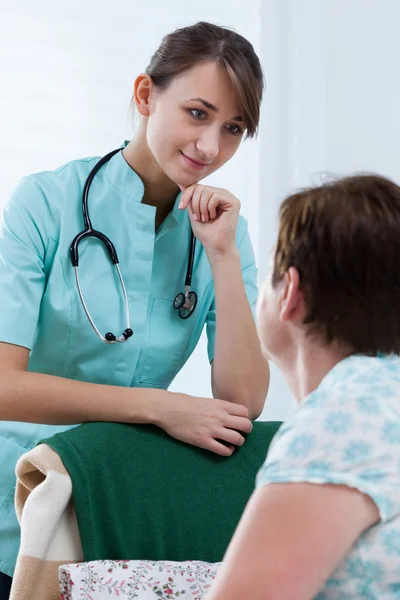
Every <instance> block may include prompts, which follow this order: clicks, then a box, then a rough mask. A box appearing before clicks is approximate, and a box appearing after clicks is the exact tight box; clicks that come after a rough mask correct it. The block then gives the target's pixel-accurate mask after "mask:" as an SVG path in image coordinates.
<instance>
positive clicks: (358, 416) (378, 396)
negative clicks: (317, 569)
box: [257, 355, 400, 600]
mask: <svg viewBox="0 0 400 600" xmlns="http://www.w3.org/2000/svg"><path fill="white" fill-rule="evenodd" d="M276 482H279V483H286V482H292V483H293V482H309V483H315V484H325V483H330V484H342V485H347V486H349V487H351V488H355V489H358V490H360V491H361V492H362V493H364V494H366V495H367V496H369V497H370V498H371V499H372V500H373V501H374V503H375V504H376V506H377V508H378V510H379V514H380V521H379V522H378V523H377V524H376V525H374V526H373V527H371V528H369V529H368V530H367V531H365V532H364V533H363V534H362V535H361V536H360V537H359V538H358V540H357V541H356V543H355V544H354V546H353V547H352V549H351V551H350V552H349V553H348V555H347V556H346V557H345V559H344V560H343V561H342V562H341V564H339V565H338V566H337V568H336V570H335V572H334V573H333V574H332V576H331V577H330V579H329V580H328V581H326V583H325V585H324V587H323V589H322V590H321V591H320V593H319V594H318V596H317V598H318V600H327V599H329V600H333V599H334V600H347V599H349V598H353V599H354V598H360V599H361V598H367V599H369V600H378V599H379V600H384V599H386V598H391V599H392V598H393V599H396V598H397V599H399V600H400V358H399V357H397V356H378V357H367V356H362V355H353V356H350V357H349V358H346V359H345V360H343V361H341V362H340V363H339V364H337V365H336V366H335V367H334V368H333V369H332V370H331V371H330V372H329V373H328V374H327V375H326V376H325V377H324V379H323V380H322V382H321V384H320V385H319V387H318V388H317V389H316V390H315V391H314V392H313V393H312V394H310V395H309V396H307V398H306V399H305V400H304V401H303V402H302V403H301V404H300V406H299V408H298V409H297V410H296V412H295V414H294V416H293V417H292V419H291V420H290V421H288V422H286V423H285V424H284V425H282V427H281V428H280V430H279V432H278V433H277V435H276V436H275V438H274V440H273V442H272V445H271V447H270V450H269V453H268V456H267V459H266V462H265V464H264V465H263V467H262V468H261V469H260V471H259V473H258V476H257V486H258V487H260V486H262V485H266V484H269V483H276Z"/></svg>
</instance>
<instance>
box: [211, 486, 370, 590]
mask: <svg viewBox="0 0 400 600" xmlns="http://www.w3.org/2000/svg"><path fill="white" fill-rule="evenodd" d="M378 520H379V514H378V510H377V508H376V506H375V504H374V503H373V501H372V500H371V499H370V498H369V497H367V496H365V495H364V494H362V493H361V492H359V491H357V490H355V489H351V488H348V487H346V486H343V485H330V484H329V485H328V484H326V485H315V484H310V483H273V484H269V485H266V486H264V487H261V488H259V489H258V490H257V491H255V492H254V494H253V496H252V497H251V499H250V501H249V503H248V505H247V507H246V510H245V512H244V514H243V516H242V519H241V521H240V523H239V525H238V528H237V530H236V532H235V534H234V536H233V539H232V541H231V543H230V546H229V548H228V550H227V553H226V555H225V558H224V563H223V565H222V567H221V569H220V571H219V573H218V575H217V577H216V579H215V582H214V584H213V586H212V588H211V591H210V593H209V595H207V600H243V598H249V599H250V598H251V600H275V599H277V600H278V599H279V600H293V598H296V600H310V598H313V597H314V596H315V595H316V594H317V593H318V591H319V590H320V589H321V588H322V586H323V585H324V582H325V581H326V580H327V579H328V577H329V576H330V574H331V573H332V572H333V570H334V569H335V567H336V566H337V565H338V563H339V562H340V561H341V559H343V558H344V556H345V555H346V554H347V553H348V552H349V550H350V548H351V547H352V545H353V544H354V542H355V541H356V540H357V538H358V537H359V536H360V535H361V533H362V532H363V531H364V530H365V529H367V528H368V527H370V526H371V525H373V524H374V523H376V522H377V521H378Z"/></svg>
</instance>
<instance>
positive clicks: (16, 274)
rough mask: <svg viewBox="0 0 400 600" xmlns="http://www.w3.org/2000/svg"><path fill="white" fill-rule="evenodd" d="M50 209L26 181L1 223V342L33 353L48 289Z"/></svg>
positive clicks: (36, 185)
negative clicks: (44, 295) (47, 220)
mask: <svg viewBox="0 0 400 600" xmlns="http://www.w3.org/2000/svg"><path fill="white" fill-rule="evenodd" d="M46 206H47V202H46V201H45V199H44V196H43V193H42V191H41V189H40V187H39V186H38V184H36V183H35V182H34V181H32V180H31V179H30V178H26V179H23V180H22V181H21V183H20V184H19V185H18V187H17V188H16V190H15V191H14V193H13V195H12V196H11V198H10V200H9V201H8V202H7V204H6V205H5V207H4V209H3V212H2V215H1V220H0V297H1V303H0V304H1V310H0V341H2V342H8V343H10V344H16V345H18V346H24V347H26V348H28V349H32V345H33V342H34V338H35V333H36V328H37V323H38V317H39V310H40V303H41V299H42V295H43V292H44V287H45V279H46V277H45V273H44V259H45V253H46V246H47V242H46V225H45V221H46Z"/></svg>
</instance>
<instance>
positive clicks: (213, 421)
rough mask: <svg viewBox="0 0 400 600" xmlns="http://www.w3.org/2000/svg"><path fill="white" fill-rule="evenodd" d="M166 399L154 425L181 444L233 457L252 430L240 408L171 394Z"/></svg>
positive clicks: (230, 404)
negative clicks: (184, 443) (245, 435)
mask: <svg viewBox="0 0 400 600" xmlns="http://www.w3.org/2000/svg"><path fill="white" fill-rule="evenodd" d="M167 396H168V398H164V399H163V402H162V403H161V404H160V405H159V406H158V407H157V418H156V422H155V424H156V425H158V426H159V427H161V428H162V429H164V431H166V433H168V434H169V435H171V436H172V437H174V438H176V439H177V440H180V441H181V442H186V443H187V444H192V445H193V446H198V447H199V448H205V449H206V450H211V452H215V454H219V455H221V456H231V454H232V453H233V452H234V450H235V446H242V445H243V444H244V442H245V438H244V436H243V435H242V434H246V433H250V431H251V430H252V429H253V425H252V422H251V421H250V420H249V418H248V414H249V411H248V409H247V408H246V407H245V406H242V405H241V404H233V403H232V402H226V401H225V400H218V399H215V398H199V397H195V396H188V395H186V394H179V393H172V392H170V393H168V395H167ZM240 432H241V433H240ZM219 440H220V441H219ZM221 441H222V442H223V443H221Z"/></svg>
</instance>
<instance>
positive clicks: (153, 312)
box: [0, 152, 257, 575]
mask: <svg viewBox="0 0 400 600" xmlns="http://www.w3.org/2000/svg"><path fill="white" fill-rule="evenodd" d="M98 160H99V157H95V158H85V159H82V160H75V161H72V162H70V163H68V164H66V165H64V166H63V167H61V168H59V169H57V170H55V171H47V172H43V173H38V174H35V175H31V176H28V177H26V178H25V179H23V180H22V182H21V183H20V184H19V186H18V187H17V189H16V190H15V192H14V194H13V195H12V197H11V199H10V200H9V202H8V203H7V205H6V206H5V208H4V211H3V215H2V220H1V224H0V297H1V303H0V305H1V310H0V341H3V342H8V343H10V344H16V345H18V346H24V347H26V348H29V349H30V350H31V353H30V358H29V366H28V368H29V371H34V372H38V373H47V374H51V375H57V376H60V377H66V378H69V379H75V380H78V381H87V382H93V383H103V384H109V385H119V386H130V387H146V388H160V389H167V388H168V386H169V385H170V383H171V382H172V380H173V379H174V377H175V375H176V374H177V373H178V372H179V371H180V369H181V368H182V366H183V365H184V364H185V362H186V361H187V359H188V358H189V356H190V355H191V353H192V352H193V350H194V348H195V347H196V344H197V342H198V340H199V338H200V335H201V332H202V330H203V327H204V325H206V327H207V336H208V355H209V360H210V361H212V359H213V353H214V339H215V319H216V315H215V297H214V285H213V279H212V274H211V268H210V265H209V262H208V259H207V256H206V253H205V251H204V248H203V247H202V245H201V244H200V243H199V242H197V244H196V253H195V260H194V269H193V278H192V289H193V290H194V291H196V292H197V294H198V304H197V308H196V310H195V311H194V313H193V315H192V316H191V317H189V318H188V319H186V320H182V319H181V318H180V317H179V315H178V311H176V310H174V308H173V299H174V297H175V295H176V294H177V293H179V292H182V291H183V289H184V281H185V274H186V268H187V260H188V253H189V236H190V220H189V217H188V214H187V211H183V212H182V211H180V210H178V203H179V195H178V197H177V200H176V202H175V205H174V208H173V209H172V211H171V212H170V214H169V215H168V216H167V217H166V219H165V220H164V222H163V223H162V225H161V227H160V228H159V230H158V231H157V232H156V231H155V225H154V223H155V214H156V208H155V207H153V206H148V205H146V204H142V198H143V194H144V186H143V183H142V181H141V179H140V178H139V176H138V175H137V174H136V173H135V171H133V170H132V169H131V167H130V166H129V165H128V164H127V162H126V161H125V159H124V157H123V155H122V152H118V153H117V154H116V155H115V156H113V157H112V158H111V160H110V161H109V162H108V163H107V164H106V165H105V166H103V167H102V168H101V170H100V171H99V172H98V174H97V175H96V177H95V178H94V180H93V183H92V186H91V189H90V193H89V212H90V217H91V220H92V225H93V227H94V229H98V230H100V231H101V232H103V233H105V234H106V235H107V236H108V237H109V238H110V239H111V241H112V242H113V243H114V245H115V247H116V250H117V252H118V256H119V265H120V269H121V273H122V276H123V278H124V282H125V286H126V291H127V296H128V301H129V307H130V312H131V327H132V329H133V336H132V337H131V338H130V339H129V341H128V342H127V343H125V344H119V343H117V344H112V345H108V344H105V343H103V342H101V341H100V340H99V338H98V337H97V335H96V334H95V332H94V331H93V329H92V327H91V325H90V323H89V321H88V319H87V317H86V315H85V312H84V310H83V307H82V305H81V302H80V299H79V295H78V290H77V287H76V281H75V272H74V269H73V267H72V265H71V262H70V257H69V248H70V245H71V241H72V240H73V238H74V237H75V235H76V234H77V233H78V232H79V231H81V230H82V229H83V218H82V190H83V186H84V184H85V181H86V178H87V177H88V175H89V172H90V171H91V169H92V168H93V167H94V165H95V164H96V162H97V161H98ZM237 246H238V248H239V251H240V258H241V266H242V274H243V280H244V284H245V287H246V291H247V296H248V299H249V302H250V305H251V307H252V309H253V311H254V307H255V302H256V297H257V283H256V281H257V270H256V266H255V260H254V254H253V250H252V246H251V242H250V239H249V235H248V231H247V223H246V221H245V219H243V218H242V217H240V219H239V225H238V230H237ZM79 259H80V260H79V275H80V282H81V287H82V291H83V295H84V299H85V302H86V304H87V306H88V309H89V312H90V313H91V316H92V318H93V320H94V322H95V324H96V325H97V327H98V328H99V330H100V331H101V332H102V333H103V335H104V334H105V333H106V332H107V331H112V332H114V333H115V334H116V335H120V334H121V333H122V331H123V330H124V329H125V327H126V323H125V311H124V299H123V294H122V289H121V286H120V282H119V279H118V275H117V272H116V269H115V266H113V265H112V263H111V262H110V259H109V256H108V254H107V253H106V250H105V248H104V246H103V245H102V244H101V243H100V242H99V241H97V240H95V239H93V238H91V239H90V240H84V241H83V242H81V243H80V245H79ZM70 427H71V426H50V425H38V424H32V423H19V422H9V421H0V458H1V460H0V571H1V572H4V573H7V574H8V575H12V574H13V570H14V566H15V560H16V555H17V552H18V547H19V527H18V523H17V521H16V517H15V512H14V491H15V473H14V471H15V465H16V462H17V460H18V459H19V457H20V456H21V455H22V454H23V453H25V452H26V451H28V450H30V449H31V448H32V447H34V446H35V444H36V443H37V442H38V441H39V440H41V439H43V438H45V437H48V436H51V435H53V434H54V433H56V432H59V431H63V430H66V429H69V428H70Z"/></svg>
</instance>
